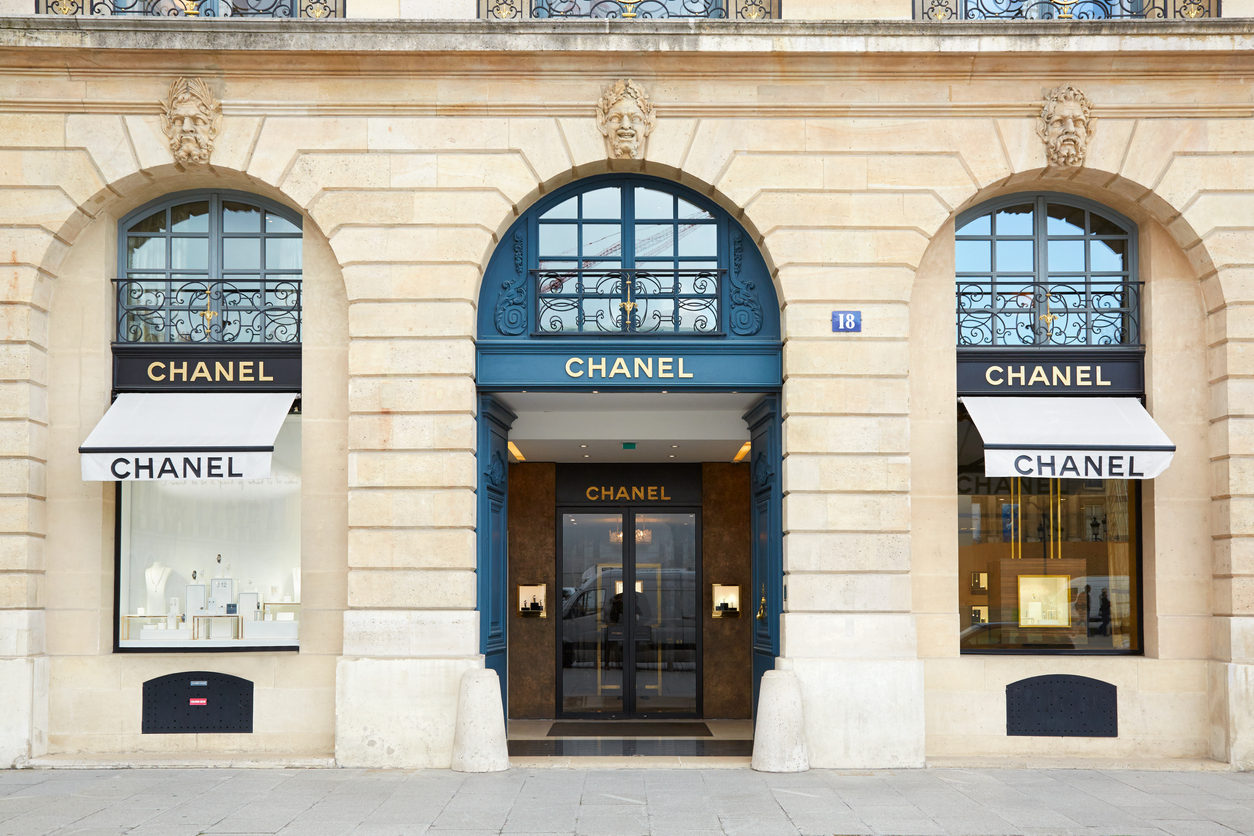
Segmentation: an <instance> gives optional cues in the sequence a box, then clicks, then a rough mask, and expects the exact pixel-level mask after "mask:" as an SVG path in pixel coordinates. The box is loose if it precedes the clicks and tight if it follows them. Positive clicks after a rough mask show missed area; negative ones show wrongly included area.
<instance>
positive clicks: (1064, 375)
mask: <svg viewBox="0 0 1254 836" xmlns="http://www.w3.org/2000/svg"><path fill="white" fill-rule="evenodd" d="M680 368H682V366H681V367H680ZM1029 368H1031V371H1030V372H1029V371H1028V369H1029ZM1073 373H1074V378H1075V385H1076V386H1113V385H1114V383H1113V382H1112V381H1110V380H1107V379H1106V378H1105V377H1103V376H1102V367H1101V366H1100V365H1093V366H1031V367H1029V366H1018V367H1015V366H1004V367H1003V366H986V367H985V368H984V380H985V382H986V383H988V385H990V386H1024V387H1027V386H1070V385H1072V384H1071V381H1072V377H1073Z"/></svg>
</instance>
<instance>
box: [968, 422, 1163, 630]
mask: <svg viewBox="0 0 1254 836" xmlns="http://www.w3.org/2000/svg"><path fill="white" fill-rule="evenodd" d="M1139 509H1140V488H1139V483H1138V482H1137V481H1135V480H1125V479H1010V478H995V477H993V478H990V477H987V476H985V475H984V441H983V439H982V438H981V437H980V433H979V430H978V429H977V428H976V426H975V424H974V422H972V421H971V419H970V418H969V417H968V416H967V415H966V414H965V411H962V412H961V414H960V416H959V421H958V601H959V616H960V624H961V628H962V633H961V649H962V652H964V653H971V652H989V651H997V650H1019V651H1025V650H1027V651H1031V650H1037V651H1059V652H1067V651H1070V652H1078V653H1086V652H1087V653H1094V652H1097V653H1100V652H1119V651H1123V652H1128V653H1135V652H1139V651H1140V650H1141V644H1140V573H1139V557H1140V522H1139Z"/></svg>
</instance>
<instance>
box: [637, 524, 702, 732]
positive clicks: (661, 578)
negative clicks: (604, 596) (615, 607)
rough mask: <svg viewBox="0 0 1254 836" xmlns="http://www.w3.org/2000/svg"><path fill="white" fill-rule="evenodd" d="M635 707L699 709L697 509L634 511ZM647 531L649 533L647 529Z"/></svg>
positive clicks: (667, 711) (641, 709)
mask: <svg viewBox="0 0 1254 836" xmlns="http://www.w3.org/2000/svg"><path fill="white" fill-rule="evenodd" d="M634 528H635V532H636V542H635V577H636V589H638V590H639V592H638V593H637V595H636V596H635V597H636V598H637V604H636V612H637V615H636V625H635V680H636V681H635V686H636V687H635V696H636V705H635V711H636V713H637V714H692V713H695V712H696V711H697V668H698V666H697V651H698V644H697V631H698V630H699V629H700V628H699V623H700V622H699V620H698V617H697V616H698V612H697V540H696V528H697V524H696V515H695V514H642V513H637V514H636V515H635V526H634ZM646 532H647V533H646Z"/></svg>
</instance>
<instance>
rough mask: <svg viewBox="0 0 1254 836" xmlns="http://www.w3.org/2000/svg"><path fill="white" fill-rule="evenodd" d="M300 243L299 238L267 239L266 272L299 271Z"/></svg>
mask: <svg viewBox="0 0 1254 836" xmlns="http://www.w3.org/2000/svg"><path fill="white" fill-rule="evenodd" d="M300 250H301V241H300V239H299V238H267V239H266V269H267V270H299V269H300Z"/></svg>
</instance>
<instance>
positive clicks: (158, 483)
mask: <svg viewBox="0 0 1254 836" xmlns="http://www.w3.org/2000/svg"><path fill="white" fill-rule="evenodd" d="M300 438H301V428H300V419H299V417H296V416H288V417H287V419H286V420H285V421H284V423H283V427H282V429H281V430H280V431H279V434H278V438H277V439H276V440H275V445H274V456H273V460H272V475H271V476H270V478H268V479H239V478H235V479H227V478H217V479H213V480H212V481H209V480H208V479H207V478H206V477H207V475H208V464H209V463H208V462H207V461H206V457H204V456H197V455H195V454H189V455H186V456H184V455H177V456H175V455H172V456H170V457H169V460H168V465H167V464H166V460H165V459H164V457H162V456H160V455H157V456H154V457H153V464H154V468H155V471H156V473H161V474H164V475H163V476H162V477H161V478H160V479H153V480H151V481H149V480H144V481H128V482H123V483H122V508H121V515H120V517H121V518H120V525H121V526H122V530H123V533H122V538H121V542H122V544H123V545H122V547H121V549H122V550H121V572H120V581H121V582H120V584H119V592H118V594H119V601H118V609H119V611H120V613H121V623H120V624H119V625H118V626H119V629H120V634H119V635H120V638H121V644H122V646H123V647H149V648H169V649H175V648H186V647H195V648H198V649H208V648H211V647H221V648H231V647H240V646H243V645H244V643H245V641H246V640H248V639H254V640H256V639H262V640H264V641H265V643H266V644H268V645H289V646H295V645H296V644H298V642H299V631H300V615H299V613H300V608H299V606H297V604H296V602H298V601H299V600H300V596H299V591H298V583H299V578H300V545H301V541H300V482H301V460H300V446H301V445H300ZM145 463H146V462H145ZM227 464H228V463H227V462H226V461H225V460H224V461H222V462H215V467H217V466H218V465H220V471H221V472H222V473H225V472H226V468H227ZM234 467H235V468H238V467H239V463H238V461H236V462H235V463H234ZM197 469H199V475H197ZM154 475H155V474H154ZM217 555H221V556H222V561H221V563H219V562H218V561H217ZM193 573H195V577H194V578H193ZM262 602H265V604H268V605H269V606H262ZM285 602H286V605H285ZM228 606H231V607H232V609H236V610H238V615H239V617H237V616H236V615H231V616H230V617H225V616H226V611H227V607H228ZM211 615H222V616H224V617H222V618H209V617H208V616H211ZM241 622H242V624H241ZM193 633H194V634H195V635H196V636H197V638H196V640H195V641H193ZM241 633H242V635H241Z"/></svg>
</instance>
